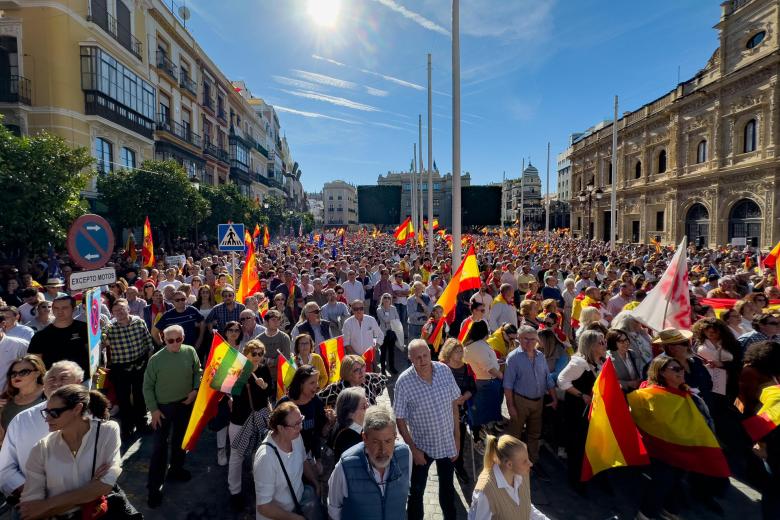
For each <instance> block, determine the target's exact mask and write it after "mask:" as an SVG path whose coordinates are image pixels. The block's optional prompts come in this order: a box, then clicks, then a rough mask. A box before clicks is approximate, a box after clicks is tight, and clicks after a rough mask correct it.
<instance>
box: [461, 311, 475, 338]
mask: <svg viewBox="0 0 780 520" xmlns="http://www.w3.org/2000/svg"><path fill="white" fill-rule="evenodd" d="M473 323H474V322H473V321H472V319H471V316H469V317H467V318H466V319H465V320H463V321H462V322H461V323H460V332H458V341H460V342H461V343H463V340H465V339H466V336H467V335H468V333H469V331H470V330H471V325H472V324H473Z"/></svg>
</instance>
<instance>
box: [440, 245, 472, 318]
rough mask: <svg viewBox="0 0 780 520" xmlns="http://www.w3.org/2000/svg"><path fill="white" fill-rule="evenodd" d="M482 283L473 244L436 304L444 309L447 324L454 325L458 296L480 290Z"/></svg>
mask: <svg viewBox="0 0 780 520" xmlns="http://www.w3.org/2000/svg"><path fill="white" fill-rule="evenodd" d="M480 283H481V281H480V278H479V265H478V264H477V255H476V253H475V252H474V244H471V245H470V246H469V249H468V251H467V252H466V256H465V257H463V261H461V263H460V266H458V269H457V271H455V274H453V275H452V279H451V280H450V283H448V284H447V287H446V288H445V289H444V292H443V293H441V296H439V300H438V301H437V302H436V305H441V307H442V309H444V316H445V317H446V319H447V323H452V322H453V321H454V320H455V306H456V305H457V303H458V294H460V293H462V292H463V291H466V290H468V289H479V286H480Z"/></svg>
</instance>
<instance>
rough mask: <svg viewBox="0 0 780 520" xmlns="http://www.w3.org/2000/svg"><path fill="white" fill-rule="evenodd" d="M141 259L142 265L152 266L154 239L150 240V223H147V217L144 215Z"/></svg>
mask: <svg viewBox="0 0 780 520" xmlns="http://www.w3.org/2000/svg"><path fill="white" fill-rule="evenodd" d="M141 260H142V262H143V267H154V241H153V240H152V225H151V224H150V223H149V217H146V222H144V244H143V249H142V251H141Z"/></svg>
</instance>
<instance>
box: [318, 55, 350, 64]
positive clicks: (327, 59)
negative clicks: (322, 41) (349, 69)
mask: <svg viewBox="0 0 780 520" xmlns="http://www.w3.org/2000/svg"><path fill="white" fill-rule="evenodd" d="M311 57H312V58H314V59H315V60H320V61H327V62H328V63H332V64H333V65H338V66H339V67H346V65H345V64H343V63H341V62H340V61H336V60H334V59H331V58H326V57H324V56H319V55H317V54H312V55H311Z"/></svg>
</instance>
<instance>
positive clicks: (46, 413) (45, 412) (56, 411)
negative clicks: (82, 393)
mask: <svg viewBox="0 0 780 520" xmlns="http://www.w3.org/2000/svg"><path fill="white" fill-rule="evenodd" d="M70 409H71V407H70V406H60V407H59V408H43V409H41V416H43V418H44V420H45V419H48V418H49V417H51V418H52V419H59V418H60V416H62V413H63V412H67V411H68V410H70Z"/></svg>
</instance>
